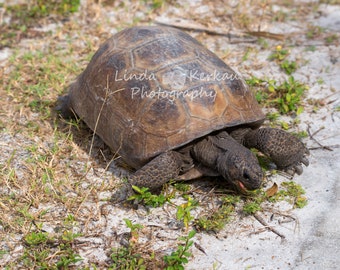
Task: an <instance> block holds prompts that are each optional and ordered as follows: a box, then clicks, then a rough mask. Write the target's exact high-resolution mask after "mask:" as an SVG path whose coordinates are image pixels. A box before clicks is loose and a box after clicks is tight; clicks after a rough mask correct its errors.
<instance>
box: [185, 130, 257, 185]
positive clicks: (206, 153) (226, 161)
mask: <svg viewBox="0 0 340 270" xmlns="http://www.w3.org/2000/svg"><path fill="white" fill-rule="evenodd" d="M191 153H192V156H193V157H194V159H195V160H197V161H199V162H201V164H203V165H204V166H207V167H209V168H212V169H214V170H217V172H218V173H219V174H220V175H222V176H223V178H224V179H226V180H227V181H228V182H230V183H231V184H233V185H235V186H236V187H237V188H241V189H244V188H246V189H249V190H253V189H257V188H259V187H260V185H261V182H262V178H263V173H262V169H261V167H260V165H259V163H258V160H257V158H256V157H255V155H254V154H253V153H252V152H251V151H250V150H249V149H247V148H246V147H244V146H242V145H241V144H239V143H238V142H237V141H235V140H234V139H233V138H232V137H231V136H229V134H228V133H227V132H226V131H222V132H220V133H219V134H217V135H215V136H208V137H206V138H205V139H203V140H202V141H200V142H198V143H197V144H196V145H194V146H193V148H192V151H191Z"/></svg>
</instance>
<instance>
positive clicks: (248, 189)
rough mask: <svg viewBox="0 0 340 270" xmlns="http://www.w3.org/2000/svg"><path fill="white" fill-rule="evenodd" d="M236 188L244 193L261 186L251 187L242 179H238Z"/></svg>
mask: <svg viewBox="0 0 340 270" xmlns="http://www.w3.org/2000/svg"><path fill="white" fill-rule="evenodd" d="M236 188H237V190H238V191H239V192H240V193H242V194H249V193H250V192H251V191H252V190H255V189H258V188H260V187H256V188H255V187H254V188H251V187H250V188H249V187H246V186H245V185H244V183H242V182H241V181H240V180H238V181H236Z"/></svg>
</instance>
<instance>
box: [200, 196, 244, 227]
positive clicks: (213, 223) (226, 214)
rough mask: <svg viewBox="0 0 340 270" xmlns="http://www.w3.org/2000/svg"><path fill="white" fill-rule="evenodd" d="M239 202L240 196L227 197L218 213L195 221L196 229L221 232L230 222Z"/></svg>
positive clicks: (215, 212)
mask: <svg viewBox="0 0 340 270" xmlns="http://www.w3.org/2000/svg"><path fill="white" fill-rule="evenodd" d="M239 201H240V197H239V196H234V195H226V196H225V197H224V198H223V199H222V204H221V206H220V207H219V208H218V209H217V210H216V211H213V212H212V213H209V214H208V215H205V216H201V217H199V218H198V219H196V220H195V222H194V225H195V227H196V228H197V229H199V230H205V231H214V232H218V231H220V230H221V229H223V228H224V226H225V225H226V224H227V223H228V222H229V221H230V219H231V215H232V214H233V213H234V212H235V204H236V203H238V202H239Z"/></svg>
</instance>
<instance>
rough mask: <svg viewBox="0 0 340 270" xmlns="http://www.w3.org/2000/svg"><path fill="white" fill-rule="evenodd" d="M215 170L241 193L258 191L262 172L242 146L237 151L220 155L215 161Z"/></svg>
mask: <svg viewBox="0 0 340 270" xmlns="http://www.w3.org/2000/svg"><path fill="white" fill-rule="evenodd" d="M240 146H241V145H240ZM217 170H218V171H219V173H220V174H221V175H222V176H223V177H224V178H225V179H226V180H227V181H229V182H231V184H233V185H234V186H236V188H237V189H238V190H240V191H241V192H244V191H247V190H254V189H258V188H259V187H260V186H261V182H262V179H263V172H262V169H261V167H260V165H259V162H258V160H257V158H256V157H255V155H254V154H253V153H252V152H251V151H250V150H249V149H247V148H245V147H243V146H241V147H240V148H239V149H238V151H230V152H227V153H224V154H223V155H220V156H219V157H218V160H217Z"/></svg>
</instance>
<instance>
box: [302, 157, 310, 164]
mask: <svg viewBox="0 0 340 270" xmlns="http://www.w3.org/2000/svg"><path fill="white" fill-rule="evenodd" d="M301 162H302V163H303V164H305V166H308V165H309V160H308V159H307V158H306V157H303V158H302V159H301Z"/></svg>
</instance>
